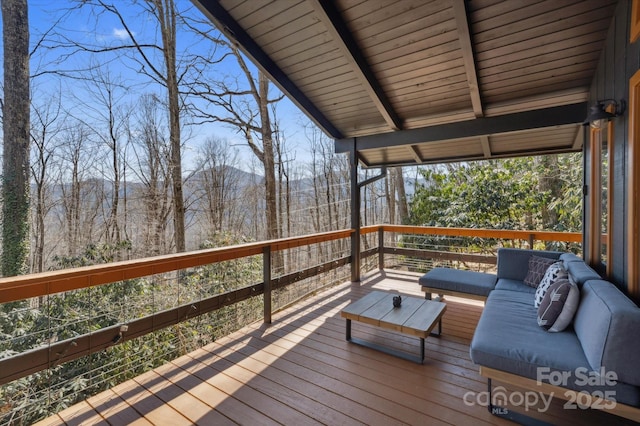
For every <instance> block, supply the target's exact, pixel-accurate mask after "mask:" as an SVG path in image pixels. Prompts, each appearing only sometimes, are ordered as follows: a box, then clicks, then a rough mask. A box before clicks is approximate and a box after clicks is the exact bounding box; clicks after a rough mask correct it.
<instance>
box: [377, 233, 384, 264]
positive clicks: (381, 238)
mask: <svg viewBox="0 0 640 426" xmlns="http://www.w3.org/2000/svg"><path fill="white" fill-rule="evenodd" d="M378 269H380V270H381V271H382V270H383V269H384V227H383V226H380V227H379V228H378Z"/></svg>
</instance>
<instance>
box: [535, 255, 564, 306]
mask: <svg viewBox="0 0 640 426" xmlns="http://www.w3.org/2000/svg"><path fill="white" fill-rule="evenodd" d="M567 278H569V273H568V272H567V270H566V269H564V266H562V262H555V263H554V264H553V265H551V266H549V268H548V269H547V272H545V273H544V277H542V280H541V281H540V284H539V285H538V288H536V296H535V298H534V299H533V306H535V307H536V308H537V307H538V306H540V303H542V299H543V298H544V295H545V294H546V293H547V290H548V289H549V287H550V286H551V285H552V284H554V283H556V282H558V280H562V279H567Z"/></svg>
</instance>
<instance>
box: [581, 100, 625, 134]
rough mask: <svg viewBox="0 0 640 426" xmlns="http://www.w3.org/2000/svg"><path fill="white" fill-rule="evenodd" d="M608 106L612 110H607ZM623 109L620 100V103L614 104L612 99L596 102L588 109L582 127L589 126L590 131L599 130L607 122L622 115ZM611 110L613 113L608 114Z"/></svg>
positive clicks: (622, 102)
mask: <svg viewBox="0 0 640 426" xmlns="http://www.w3.org/2000/svg"><path fill="white" fill-rule="evenodd" d="M609 106H613V108H609ZM625 108H626V103H625V101H624V99H621V100H620V102H616V101H615V100H614V99H604V100H602V101H597V102H596V103H595V104H594V105H593V106H592V107H591V108H589V115H588V116H587V118H586V119H585V120H584V122H583V123H582V124H583V125H584V126H586V125H591V128H592V129H601V128H602V127H604V125H605V123H606V122H607V121H609V120H611V119H612V118H615V117H618V116H620V115H622V114H624V110H625ZM611 109H612V110H613V112H610V110H611Z"/></svg>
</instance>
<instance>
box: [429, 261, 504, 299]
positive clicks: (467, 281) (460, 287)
mask: <svg viewBox="0 0 640 426" xmlns="http://www.w3.org/2000/svg"><path fill="white" fill-rule="evenodd" d="M418 282H419V283H420V285H422V286H425V287H430V288H439V289H443V290H450V291H455V292H459V293H468V294H477V295H480V296H487V295H488V294H489V293H490V292H491V290H493V288H494V287H495V285H496V276H495V275H494V274H487V273H484V272H475V271H467V270H462V269H452V268H433V269H432V270H430V271H429V272H427V273H426V274H424V275H423V276H422V277H420V278H419V279H418Z"/></svg>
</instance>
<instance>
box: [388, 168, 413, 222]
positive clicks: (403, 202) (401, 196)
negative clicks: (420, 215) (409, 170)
mask: <svg viewBox="0 0 640 426" xmlns="http://www.w3.org/2000/svg"><path fill="white" fill-rule="evenodd" d="M391 173H392V175H393V176H394V181H395V186H396V193H397V194H398V215H399V216H400V217H399V221H400V224H401V225H406V224H408V223H409V206H408V205H407V193H406V191H405V188H404V176H403V174H402V167H394V168H392V169H391Z"/></svg>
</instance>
